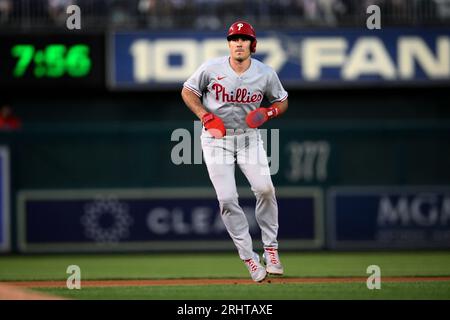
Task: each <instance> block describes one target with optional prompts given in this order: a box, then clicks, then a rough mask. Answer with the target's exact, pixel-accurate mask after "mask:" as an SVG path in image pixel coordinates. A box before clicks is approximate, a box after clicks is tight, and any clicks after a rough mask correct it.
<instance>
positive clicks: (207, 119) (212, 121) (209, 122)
mask: <svg viewBox="0 0 450 320" xmlns="http://www.w3.org/2000/svg"><path fill="white" fill-rule="evenodd" d="M202 123H203V126H204V127H205V128H206V130H208V132H209V133H210V134H211V135H212V136H213V137H214V138H216V139H220V138H223V137H224V136H225V134H226V131H225V126H224V124H223V121H222V119H220V118H219V117H218V116H216V115H215V114H213V113H210V112H209V113H206V114H204V115H203V117H202Z"/></svg>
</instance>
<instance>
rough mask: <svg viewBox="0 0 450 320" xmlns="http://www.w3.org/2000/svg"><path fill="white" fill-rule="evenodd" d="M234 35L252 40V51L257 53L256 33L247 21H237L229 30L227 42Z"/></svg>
mask: <svg viewBox="0 0 450 320" xmlns="http://www.w3.org/2000/svg"><path fill="white" fill-rule="evenodd" d="M234 35H244V36H247V37H249V38H250V39H251V41H252V43H251V45H250V51H251V52H255V51H256V42H257V41H256V32H255V29H253V27H252V25H251V24H250V23H248V22H245V21H236V22H235V23H233V24H232V25H231V27H230V29H228V35H227V40H228V41H230V37H231V36H234Z"/></svg>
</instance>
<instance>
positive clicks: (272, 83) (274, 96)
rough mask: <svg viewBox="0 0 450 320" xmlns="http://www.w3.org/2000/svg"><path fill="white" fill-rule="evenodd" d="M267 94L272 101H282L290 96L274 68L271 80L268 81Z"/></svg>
mask: <svg viewBox="0 0 450 320" xmlns="http://www.w3.org/2000/svg"><path fill="white" fill-rule="evenodd" d="M265 95H266V98H267V100H269V102H270V103H275V102H281V101H284V100H286V99H287V97H288V93H287V92H286V90H284V88H283V85H282V84H281V81H280V79H279V78H278V75H277V73H276V72H275V71H274V70H272V72H271V75H270V76H269V81H267V87H266V92H265Z"/></svg>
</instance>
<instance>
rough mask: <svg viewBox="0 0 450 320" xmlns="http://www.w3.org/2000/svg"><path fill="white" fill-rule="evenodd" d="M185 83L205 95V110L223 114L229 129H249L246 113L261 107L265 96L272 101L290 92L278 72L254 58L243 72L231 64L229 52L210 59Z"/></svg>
mask: <svg viewBox="0 0 450 320" xmlns="http://www.w3.org/2000/svg"><path fill="white" fill-rule="evenodd" d="M183 86H184V87H185V88H186V89H188V90H190V91H192V92H193V93H195V94H196V95H197V96H198V97H200V98H201V97H203V101H202V102H203V105H204V106H205V108H206V110H207V111H209V112H212V113H214V114H215V115H217V116H218V117H220V118H221V119H222V121H223V122H224V124H225V128H226V129H243V130H245V129H248V126H247V124H246V122H245V117H246V115H247V114H248V113H249V112H250V111H253V110H255V109H256V108H259V107H260V104H261V101H262V100H263V97H264V96H265V97H266V98H267V100H268V101H269V102H270V103H274V102H277V101H279V102H281V101H284V100H286V99H287V96H288V93H287V92H286V90H284V88H283V86H282V84H281V82H280V79H279V78H278V76H277V74H276V72H275V71H274V70H273V69H272V68H271V67H269V66H267V65H265V64H264V63H262V62H260V61H258V60H256V59H253V58H252V59H251V64H250V67H249V68H248V69H247V70H246V71H245V72H244V73H243V74H241V75H240V76H239V75H237V74H236V72H234V70H233V69H232V68H231V66H230V62H229V57H228V56H225V57H220V58H215V59H211V60H208V61H206V62H205V63H203V64H202V65H201V66H200V67H199V68H198V69H197V71H196V72H195V73H194V74H193V75H192V76H191V77H190V78H189V79H188V80H187V81H186V82H185V83H184V84H183Z"/></svg>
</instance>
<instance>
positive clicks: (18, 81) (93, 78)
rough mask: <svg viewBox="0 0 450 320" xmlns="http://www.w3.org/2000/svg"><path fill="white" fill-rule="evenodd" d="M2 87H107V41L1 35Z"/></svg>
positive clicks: (63, 36)
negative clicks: (105, 84) (105, 85)
mask: <svg viewBox="0 0 450 320" xmlns="http://www.w3.org/2000/svg"><path fill="white" fill-rule="evenodd" d="M0 43H1V44H2V45H1V46H0V84H2V85H3V86H7V87H8V86H12V87H16V86H37V87H45V86H55V87H61V86H68V85H69V86H71V85H73V86H83V87H85V86H87V87H99V86H104V82H105V81H104V79H105V76H104V73H105V65H104V64H105V63H104V61H105V59H104V56H105V52H104V37H103V36H100V35H97V36H93V35H71V34H64V35H52V36H50V35H33V36H31V35H26V36H11V35H8V36H1V35H0Z"/></svg>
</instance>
